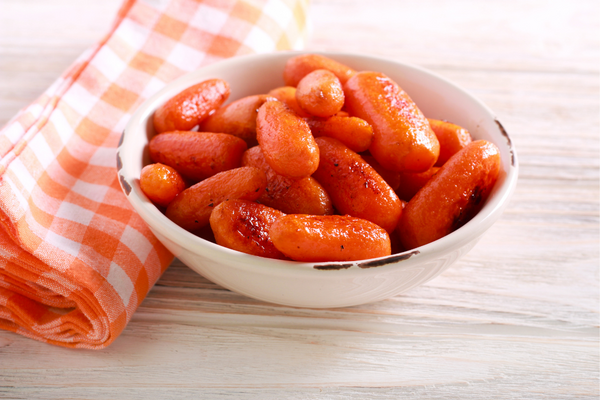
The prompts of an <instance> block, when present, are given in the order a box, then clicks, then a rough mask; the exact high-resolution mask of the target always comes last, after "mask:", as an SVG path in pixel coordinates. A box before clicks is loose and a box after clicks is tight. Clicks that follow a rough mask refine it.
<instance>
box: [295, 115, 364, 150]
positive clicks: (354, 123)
mask: <svg viewBox="0 0 600 400" xmlns="http://www.w3.org/2000/svg"><path fill="white" fill-rule="evenodd" d="M339 114H340V113H338V114H336V115H334V116H332V117H329V118H326V119H324V118H317V117H311V118H307V119H306V122H308V126H310V130H311V132H312V134H313V136H314V137H319V136H328V137H332V138H335V139H337V140H339V141H340V142H342V143H344V144H345V145H346V146H348V147H349V148H350V150H352V151H355V152H357V153H360V152H363V151H366V150H367V149H368V148H369V146H371V141H372V140H373V128H372V127H371V125H369V123H368V122H367V121H365V120H364V119H360V118H357V117H346V116H341V115H339Z"/></svg>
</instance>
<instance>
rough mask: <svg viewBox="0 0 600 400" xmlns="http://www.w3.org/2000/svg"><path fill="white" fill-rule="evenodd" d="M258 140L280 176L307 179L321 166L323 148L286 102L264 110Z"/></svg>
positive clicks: (258, 124) (265, 106)
mask: <svg viewBox="0 0 600 400" xmlns="http://www.w3.org/2000/svg"><path fill="white" fill-rule="evenodd" d="M256 138H257V139H258V143H259V145H260V147H261V149H262V151H263V154H264V156H265V159H266V160H267V162H268V163H269V165H270V166H271V168H273V169H274V170H275V172H277V173H278V174H281V175H284V176H287V177H289V178H294V179H300V178H306V177H308V176H310V175H312V173H313V172H314V171H315V170H316V169H317V167H318V166H319V147H318V146H317V144H316V143H315V139H314V138H313V135H312V133H311V131H310V128H309V126H308V124H307V123H306V121H305V120H304V119H303V118H301V117H299V116H298V115H297V114H296V113H294V112H293V111H291V110H290V109H289V108H288V107H287V106H286V105H285V104H283V103H282V102H279V101H268V102H266V103H265V104H263V105H262V106H261V107H260V109H259V110H258V116H257V118H256Z"/></svg>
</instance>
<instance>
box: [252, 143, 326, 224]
mask: <svg viewBox="0 0 600 400" xmlns="http://www.w3.org/2000/svg"><path fill="white" fill-rule="evenodd" d="M242 165H244V166H250V167H256V168H258V169H260V170H262V171H263V172H264V173H265V175H266V176H267V188H266V189H265V192H264V193H263V195H262V196H260V197H259V198H258V200H257V201H258V202H260V203H262V204H264V205H266V206H269V207H272V208H275V209H277V210H280V211H283V212H284V213H286V214H314V215H326V214H333V206H332V204H331V199H330V198H329V195H328V194H327V192H326V191H325V189H323V186H321V185H320V184H319V182H317V180H316V179H314V178H313V177H311V176H309V177H306V178H302V179H291V178H288V177H285V176H283V175H280V174H278V173H277V172H275V171H274V170H273V168H271V167H270V166H269V164H268V163H267V160H266V159H265V157H264V155H263V152H262V150H261V149H260V147H259V146H255V147H251V148H249V149H248V150H246V152H245V153H244V155H243V156H242Z"/></svg>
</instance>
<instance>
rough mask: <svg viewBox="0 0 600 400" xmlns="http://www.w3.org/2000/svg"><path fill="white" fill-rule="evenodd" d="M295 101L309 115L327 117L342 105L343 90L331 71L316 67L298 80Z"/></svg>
mask: <svg viewBox="0 0 600 400" xmlns="http://www.w3.org/2000/svg"><path fill="white" fill-rule="evenodd" d="M296 101H297V102H298V105H300V107H301V108H302V109H303V110H304V111H306V112H307V113H309V114H310V115H314V116H317V117H322V118H327V117H331V116H332V115H334V114H336V113H337V112H338V111H340V110H341V109H342V107H343V106H344V90H343V89H342V84H341V83H340V80H339V79H338V78H337V77H336V76H335V75H334V74H333V72H330V71H327V70H326V69H317V70H314V71H312V72H310V73H309V74H307V75H306V76H305V77H304V78H302V79H301V80H300V82H298V87H297V88H296Z"/></svg>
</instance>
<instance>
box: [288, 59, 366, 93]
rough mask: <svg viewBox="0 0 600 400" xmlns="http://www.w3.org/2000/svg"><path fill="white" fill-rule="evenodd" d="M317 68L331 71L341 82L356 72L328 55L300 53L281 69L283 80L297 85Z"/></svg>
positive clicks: (289, 84)
mask: <svg viewBox="0 0 600 400" xmlns="http://www.w3.org/2000/svg"><path fill="white" fill-rule="evenodd" d="M317 69H326V70H328V71H331V72H333V73H334V74H335V76H337V78H338V79H339V80H340V82H341V83H342V84H344V83H345V82H346V81H347V80H348V79H349V78H350V77H351V76H353V75H354V74H355V73H356V71H355V70H353V69H352V68H350V67H348V66H346V65H344V64H342V63H339V62H337V61H335V60H333V59H331V58H329V57H325V56H322V55H319V54H302V55H299V56H296V57H292V58H290V59H289V60H288V61H287V63H286V64H285V67H284V69H283V80H284V82H285V84H286V85H288V86H297V85H298V82H300V80H301V79H302V78H304V77H305V76H306V75H308V74H309V73H310V72H312V71H314V70H317Z"/></svg>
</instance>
